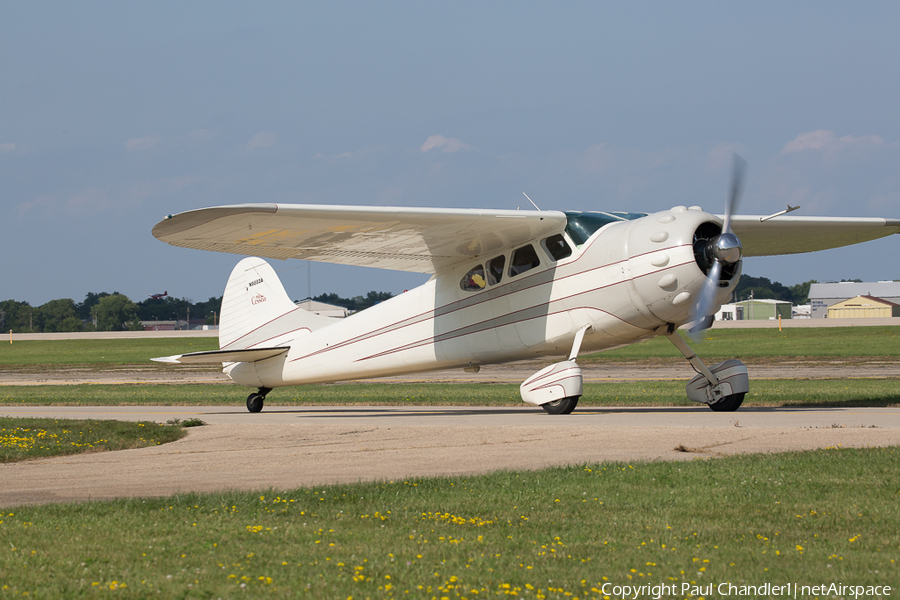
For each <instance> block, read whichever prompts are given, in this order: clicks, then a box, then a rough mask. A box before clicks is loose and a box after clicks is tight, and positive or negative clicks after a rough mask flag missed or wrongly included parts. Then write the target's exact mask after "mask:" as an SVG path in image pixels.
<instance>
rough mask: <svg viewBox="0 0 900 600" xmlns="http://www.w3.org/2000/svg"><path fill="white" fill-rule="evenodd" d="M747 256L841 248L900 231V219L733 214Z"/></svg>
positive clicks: (735, 228) (733, 220)
mask: <svg viewBox="0 0 900 600" xmlns="http://www.w3.org/2000/svg"><path fill="white" fill-rule="evenodd" d="M731 227H732V229H733V230H734V233H735V234H737V236H738V237H739V238H740V240H741V244H742V245H743V247H744V256H745V257H747V256H776V255H781V254H799V253H801V252H815V251H817V250H827V249H829V248H840V247H841V246H850V245H852V244H858V243H860V242H867V241H870V240H876V239H878V238H882V237H886V236H889V235H893V234H895V233H900V219H882V218H853V217H777V218H774V219H771V220H768V221H760V217H759V216H752V215H746V216H733V217H732V218H731Z"/></svg>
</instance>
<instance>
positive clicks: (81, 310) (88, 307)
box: [75, 292, 118, 321]
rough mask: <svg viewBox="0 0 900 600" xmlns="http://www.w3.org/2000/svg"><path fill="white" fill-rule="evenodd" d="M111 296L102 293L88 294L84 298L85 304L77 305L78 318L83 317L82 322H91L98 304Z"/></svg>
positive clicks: (107, 293)
mask: <svg viewBox="0 0 900 600" xmlns="http://www.w3.org/2000/svg"><path fill="white" fill-rule="evenodd" d="M115 293H118V292H115ZM109 295H110V293H109V292H100V293H99V294H98V293H95V292H88V293H87V295H86V296H85V297H84V302H79V303H78V304H76V305H75V310H76V311H78V316H79V317H81V320H82V321H89V320H91V318H92V315H93V312H92V311H93V309H94V307H95V306H97V303H98V302H100V299H101V298H106V297H107V296H109Z"/></svg>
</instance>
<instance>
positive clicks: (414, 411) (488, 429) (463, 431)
mask: <svg viewBox="0 0 900 600" xmlns="http://www.w3.org/2000/svg"><path fill="white" fill-rule="evenodd" d="M0 414H3V415H8V416H14V417H53V418H68V419H127V420H149V421H158V422H165V421H168V420H170V419H182V420H184V419H189V418H199V419H201V420H203V421H204V422H206V423H208V425H207V426H204V427H196V428H191V429H189V433H188V435H187V437H185V438H184V439H182V440H179V441H177V442H174V443H171V444H165V445H162V446H156V447H151V448H141V449H137V450H125V451H119V452H106V453H96V454H83V455H77V456H67V457H57V458H51V459H40V460H33V461H26V462H22V463H12V464H3V465H0V481H3V482H4V484H3V486H2V487H0V507H10V506H15V505H19V504H41V503H50V502H65V501H76V500H106V499H112V498H120V497H146V496H166V495H170V494H173V493H178V492H194V491H195V492H210V491H224V490H264V489H275V490H288V489H292V488H296V487H301V486H315V485H323V484H330V483H344V482H356V481H372V480H397V479H403V478H408V477H420V476H432V475H468V474H477V473H486V472H490V471H494V470H498V469H539V468H542V467H547V466H553V465H563V464H578V463H592V462H600V461H608V460H615V461H656V460H692V459H696V458H707V457H718V456H726V455H730V454H740V453H754V452H780V451H788V450H807V449H813V448H827V447H844V448H849V447H868V446H890V445H900V409H896V408H755V407H744V408H742V409H741V410H739V411H737V412H734V413H714V412H712V411H710V410H709V409H708V408H706V407H702V406H698V407H684V408H682V407H665V408H602V409H599V408H598V409H594V408H591V407H589V406H588V407H583V408H579V409H577V410H576V412H575V413H573V414H572V415H568V416H563V415H559V416H551V415H546V414H544V413H543V412H542V411H540V409H534V408H529V407H522V408H459V407H435V408H430V407H429V408H420V407H300V406H293V407H291V406H277V405H272V406H269V407H267V408H266V409H265V410H264V411H263V412H262V413H259V414H250V413H248V412H246V410H245V409H244V408H243V407H234V408H229V407H221V406H219V407H171V406H169V407H146V406H145V407H34V408H25V407H0Z"/></svg>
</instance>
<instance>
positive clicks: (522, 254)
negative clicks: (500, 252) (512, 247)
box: [509, 244, 541, 277]
mask: <svg viewBox="0 0 900 600" xmlns="http://www.w3.org/2000/svg"><path fill="white" fill-rule="evenodd" d="M540 264H541V259H540V258H538V255H537V252H535V251H534V246H532V245H531V244H528V245H527V246H522V247H521V248H519V249H518V250H516V251H515V252H513V254H512V260H511V261H510V265H509V276H510V277H515V276H516V275H521V274H522V273H524V272H526V271H530V270H531V269H533V268H535V267H537V266H538V265H540Z"/></svg>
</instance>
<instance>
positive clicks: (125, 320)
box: [0, 291, 393, 333]
mask: <svg viewBox="0 0 900 600" xmlns="http://www.w3.org/2000/svg"><path fill="white" fill-rule="evenodd" d="M392 296H393V294H391V293H390V292H375V291H372V292H369V293H368V294H366V295H365V296H354V297H352V298H342V297H340V296H338V295H337V294H321V295H319V296H316V297H315V298H313V300H317V301H319V302H327V303H328V304H335V305H337V306H343V307H344V308H347V309H349V310H350V311H351V312H356V311H360V310H363V309H365V308H368V307H370V306H372V305H374V304H378V303H379V302H383V301H384V300H387V299H388V298H391V297H392ZM221 306H222V296H218V297H212V298H210V299H209V300H206V301H205V302H191V301H190V300H188V299H186V298H175V297H173V296H166V297H164V298H147V299H146V300H141V301H140V302H133V301H132V300H131V299H129V298H128V297H127V296H125V295H124V294H120V293H119V292H113V293H112V294H110V293H108V292H100V293H94V292H89V293H88V294H87V296H85V299H84V301H82V302H75V301H74V300H72V299H71V298H60V299H58V300H51V301H50V302H47V303H46V304H42V305H41V306H31V305H30V304H29V303H28V302H19V301H17V300H4V301H0V332H7V331H9V330H12V331H13V332H14V333H55V332H75V331H127V330H132V331H139V330H141V329H143V325H142V324H141V322H142V321H182V322H187V321H188V319H190V326H191V327H195V326H197V325H201V324H205V325H218V322H219V321H218V320H219V311H220V310H221Z"/></svg>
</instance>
